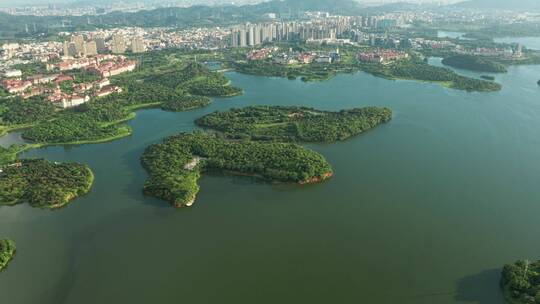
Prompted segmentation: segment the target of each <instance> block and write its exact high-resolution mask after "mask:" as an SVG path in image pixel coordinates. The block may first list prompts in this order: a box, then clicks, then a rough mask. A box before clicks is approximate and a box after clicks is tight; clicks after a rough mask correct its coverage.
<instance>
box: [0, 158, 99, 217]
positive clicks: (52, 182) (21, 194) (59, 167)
mask: <svg viewBox="0 0 540 304" xmlns="http://www.w3.org/2000/svg"><path fill="white" fill-rule="evenodd" d="M92 182H93V175H92V171H90V169H89V168H88V167H87V166H85V165H81V164H77V163H68V164H58V163H53V162H49V161H46V160H43V159H36V160H21V161H18V162H17V163H14V164H9V165H5V166H3V167H2V172H1V173H0V205H15V204H20V203H23V202H28V203H29V204H30V205H31V206H33V207H40V208H47V209H54V208H59V207H62V206H64V205H66V204H67V203H69V202H70V201H71V200H73V199H74V198H76V197H77V196H80V195H82V194H85V193H87V192H88V191H89V190H90V187H91V186H92Z"/></svg>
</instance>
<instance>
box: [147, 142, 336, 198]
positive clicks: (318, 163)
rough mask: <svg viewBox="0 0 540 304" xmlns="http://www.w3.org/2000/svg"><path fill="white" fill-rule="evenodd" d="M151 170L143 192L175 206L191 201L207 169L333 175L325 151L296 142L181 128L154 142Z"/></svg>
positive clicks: (314, 177)
mask: <svg viewBox="0 0 540 304" xmlns="http://www.w3.org/2000/svg"><path fill="white" fill-rule="evenodd" d="M141 163H142V165H143V167H144V168H145V169H146V170H147V172H148V173H149V178H148V180H147V181H146V183H145V185H144V193H145V194H146V195H149V196H154V197H157V198H160V199H163V200H166V201H168V202H170V203H171V204H172V205H173V206H176V207H185V206H191V205H192V204H193V202H194V201H195V197H196V195H197V193H198V192H199V186H198V185H197V180H198V179H199V178H200V176H201V173H202V172H204V171H206V170H218V171H223V172H237V173H240V174H244V175H251V176H256V177H259V178H262V179H265V180H268V181H271V182H287V183H299V184H305V183H315V182H321V181H323V180H325V179H327V178H329V177H330V176H332V168H331V166H330V164H328V162H327V161H326V160H325V159H324V157H323V156H322V155H320V154H318V153H316V152H314V151H311V150H309V149H307V148H304V147H302V146H299V145H296V144H290V143H276V142H254V141H231V140H227V139H225V138H222V137H220V136H217V135H215V134H208V133H202V132H196V133H182V134H180V135H176V136H171V137H168V138H166V139H165V140H163V142H162V143H159V144H154V145H151V146H149V147H148V148H147V149H146V150H145V152H144V154H143V155H142V157H141Z"/></svg>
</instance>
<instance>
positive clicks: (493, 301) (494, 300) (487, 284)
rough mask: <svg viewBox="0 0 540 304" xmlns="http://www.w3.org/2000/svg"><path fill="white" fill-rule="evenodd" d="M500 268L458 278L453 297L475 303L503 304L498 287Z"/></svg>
mask: <svg viewBox="0 0 540 304" xmlns="http://www.w3.org/2000/svg"><path fill="white" fill-rule="evenodd" d="M500 278H501V270H500V269H491V270H486V271H483V272H480V273H478V274H473V275H469V276H466V277H464V278H462V279H460V280H459V281H458V283H457V290H456V295H455V297H454V299H455V300H456V301H459V302H465V303H476V304H504V303H505V302H504V298H503V295H502V292H501V289H500V288H499V280H500Z"/></svg>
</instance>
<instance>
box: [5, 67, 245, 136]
mask: <svg viewBox="0 0 540 304" xmlns="http://www.w3.org/2000/svg"><path fill="white" fill-rule="evenodd" d="M112 81H113V82H114V83H115V84H116V85H119V86H121V87H122V88H124V91H123V92H122V93H117V94H111V95H109V96H106V97H103V98H97V99H95V100H93V101H90V102H88V103H85V104H83V105H81V106H79V107H76V108H74V109H70V110H64V111H59V110H56V109H55V107H54V106H53V105H52V104H50V103H49V102H48V101H46V100H43V99H42V98H40V97H34V98H31V99H29V100H27V101H23V100H22V99H20V98H19V97H17V98H13V99H5V100H2V101H0V124H1V125H3V126H4V131H5V130H8V129H14V128H27V130H25V131H24V132H23V135H22V136H23V137H24V138H25V139H27V140H30V141H32V142H34V143H36V144H41V145H47V144H84V143H99V142H105V141H111V140H115V139H118V138H122V137H125V136H128V135H130V134H131V128H130V127H129V126H127V125H125V124H122V122H125V121H126V120H129V119H131V118H133V117H134V113H133V111H134V110H136V109H139V108H144V107H161V108H162V109H164V110H169V111H187V110H191V109H195V108H200V107H204V106H207V105H209V104H210V103H211V99H210V98H209V97H229V96H235V95H238V94H241V93H242V90H241V89H239V88H236V87H233V86H231V85H230V82H229V80H228V79H227V78H226V77H225V76H224V75H223V74H221V73H217V72H213V71H210V70H209V69H208V68H206V67H204V66H202V65H201V64H198V63H195V62H187V63H185V64H184V63H180V64H172V65H169V64H167V62H163V63H162V64H160V65H157V66H150V65H149V66H147V67H146V66H145V67H144V68H140V69H138V70H136V71H135V72H133V73H128V74H124V75H120V76H117V77H115V78H114V79H112Z"/></svg>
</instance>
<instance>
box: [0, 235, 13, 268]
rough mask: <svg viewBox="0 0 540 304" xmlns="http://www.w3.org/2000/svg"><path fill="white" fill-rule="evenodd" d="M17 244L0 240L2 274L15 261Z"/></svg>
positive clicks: (7, 240)
mask: <svg viewBox="0 0 540 304" xmlns="http://www.w3.org/2000/svg"><path fill="white" fill-rule="evenodd" d="M16 250H17V249H16V247H15V242H13V241H12V240H9V239H3V240H0V272H1V271H2V270H4V269H5V268H6V267H7V265H8V263H9V262H10V261H11V260H12V259H13V256H14V255H15V251H16Z"/></svg>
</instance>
